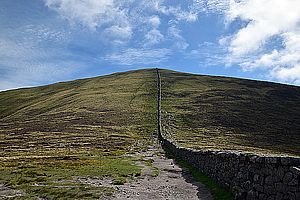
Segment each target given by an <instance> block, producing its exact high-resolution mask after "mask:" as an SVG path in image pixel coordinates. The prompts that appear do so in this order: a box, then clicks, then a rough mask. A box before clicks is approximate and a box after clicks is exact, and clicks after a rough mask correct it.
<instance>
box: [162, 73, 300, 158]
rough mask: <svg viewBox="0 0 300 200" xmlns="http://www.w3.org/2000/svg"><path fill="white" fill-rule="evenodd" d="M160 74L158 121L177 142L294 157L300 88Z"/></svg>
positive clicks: (299, 141)
mask: <svg viewBox="0 0 300 200" xmlns="http://www.w3.org/2000/svg"><path fill="white" fill-rule="evenodd" d="M160 72H161V80H162V112H163V125H164V128H165V130H166V131H167V132H168V137H170V138H171V139H173V140H174V141H176V142H177V143H178V144H180V145H182V146H186V147H192V148H196V149H223V150H241V151H252V152H253V151H254V152H259V153H279V154H281V153H285V154H293V155H298V156H300V87H296V86H289V85H283V84H276V83H269V82H261V81H252V80H245V79H237V78H225V77H214V76H201V75H193V74H187V73H179V72H174V71H169V70H161V71H160Z"/></svg>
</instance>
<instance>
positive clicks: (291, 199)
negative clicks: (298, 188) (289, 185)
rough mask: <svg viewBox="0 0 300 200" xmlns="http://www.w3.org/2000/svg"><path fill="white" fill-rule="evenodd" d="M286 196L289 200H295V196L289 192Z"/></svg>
mask: <svg viewBox="0 0 300 200" xmlns="http://www.w3.org/2000/svg"><path fill="white" fill-rule="evenodd" d="M288 196H289V199H290V200H296V195H295V194H294V193H292V192H289V193H288Z"/></svg>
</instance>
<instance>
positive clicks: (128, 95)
mask: <svg viewBox="0 0 300 200" xmlns="http://www.w3.org/2000/svg"><path fill="white" fill-rule="evenodd" d="M155 76H156V74H155V71H154V70H140V71H131V72H126V73H116V74H112V75H107V76H102V77H96V78H89V79H82V80H75V81H70V82H65V83H56V84H53V85H48V86H42V87H36V88H28V89H18V90H11V91H5V92H0V102H1V103H0V184H3V183H4V184H5V185H7V186H9V187H11V188H16V189H19V190H22V191H23V192H24V193H25V197H26V198H31V197H34V196H36V197H43V198H49V199H57V198H69V199H70V198H78V199H84V198H88V199H99V198H102V197H103V196H105V195H110V194H111V193H112V192H113V191H112V190H113V189H112V188H111V187H108V188H107V187H103V186H99V187H95V186H93V185H91V184H85V183H81V182H78V179H79V178H80V177H85V178H88V177H95V178H98V179H101V178H104V179H109V180H110V179H111V180H112V182H113V184H123V183H125V182H126V181H127V180H128V179H131V178H132V177H135V176H138V175H139V174H141V168H140V167H139V166H136V164H135V159H136V158H128V157H126V155H125V154H128V153H135V152H136V151H139V150H141V149H144V148H145V147H147V146H148V145H149V144H152V142H153V138H154V135H153V134H154V133H155V129H156V127H155V109H156V108H155V105H156V104H155V85H156V79H155ZM70 183H72V186H70ZM36 184H38V185H41V186H36ZM72 195H73V196H72ZM25 197H23V198H25Z"/></svg>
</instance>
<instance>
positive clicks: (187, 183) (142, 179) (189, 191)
mask: <svg viewBox="0 0 300 200" xmlns="http://www.w3.org/2000/svg"><path fill="white" fill-rule="evenodd" d="M137 156H141V157H142V158H143V161H142V162H139V163H138V164H139V165H141V166H143V170H142V174H141V176H139V177H138V178H136V179H133V180H130V181H129V182H128V183H126V184H124V185H120V186H117V187H116V190H117V192H116V193H115V195H114V196H113V197H111V198H110V199H133V200H140V199H147V200H150V199H151V200H152V199H153V200H159V199H163V200H166V199H168V200H175V199H190V200H196V199H202V200H211V199H212V195H211V193H210V191H209V190H208V189H207V188H206V187H205V186H204V185H203V184H201V183H198V182H195V181H194V180H193V178H192V176H191V174H190V173H189V172H188V171H187V170H185V169H182V168H181V167H180V166H178V165H177V164H176V163H174V160H173V159H168V158H166V156H165V154H164V151H163V150H162V149H161V148H160V147H159V146H151V147H149V149H148V150H147V151H144V152H140V153H137Z"/></svg>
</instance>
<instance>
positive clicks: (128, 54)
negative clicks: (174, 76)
mask: <svg viewBox="0 0 300 200" xmlns="http://www.w3.org/2000/svg"><path fill="white" fill-rule="evenodd" d="M170 54H171V51H170V50H169V49H165V48H163V49H135V48H129V49H126V50H124V51H122V52H120V53H113V54H110V55H106V56H105V57H104V60H107V61H110V62H112V63H114V64H118V65H134V64H135V65H137V64H139V65H149V64H159V63H161V62H164V61H166V60H167V59H168V57H169V56H170Z"/></svg>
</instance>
